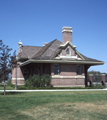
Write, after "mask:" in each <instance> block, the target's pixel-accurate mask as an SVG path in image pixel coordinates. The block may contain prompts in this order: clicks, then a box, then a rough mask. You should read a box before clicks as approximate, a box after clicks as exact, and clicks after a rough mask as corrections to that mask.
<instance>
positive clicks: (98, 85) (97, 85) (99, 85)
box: [91, 84, 105, 89]
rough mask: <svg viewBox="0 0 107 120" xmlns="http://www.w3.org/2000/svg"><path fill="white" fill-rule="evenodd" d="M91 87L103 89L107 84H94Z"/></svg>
mask: <svg viewBox="0 0 107 120" xmlns="http://www.w3.org/2000/svg"><path fill="white" fill-rule="evenodd" d="M91 88H93V89H103V88H105V86H103V85H101V84H92V85H91Z"/></svg>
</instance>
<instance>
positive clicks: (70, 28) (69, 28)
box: [62, 26, 73, 32]
mask: <svg viewBox="0 0 107 120" xmlns="http://www.w3.org/2000/svg"><path fill="white" fill-rule="evenodd" d="M62 32H73V31H72V27H65V26H64V27H63V28H62Z"/></svg>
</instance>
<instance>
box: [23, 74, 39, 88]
mask: <svg viewBox="0 0 107 120" xmlns="http://www.w3.org/2000/svg"><path fill="white" fill-rule="evenodd" d="M25 86H26V87H29V88H33V87H39V86H40V76H39V75H33V76H30V77H29V78H28V79H27V80H26V81H25Z"/></svg>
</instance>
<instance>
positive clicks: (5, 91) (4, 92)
mask: <svg viewBox="0 0 107 120" xmlns="http://www.w3.org/2000/svg"><path fill="white" fill-rule="evenodd" d="M4 95H6V91H5V79H4Z"/></svg>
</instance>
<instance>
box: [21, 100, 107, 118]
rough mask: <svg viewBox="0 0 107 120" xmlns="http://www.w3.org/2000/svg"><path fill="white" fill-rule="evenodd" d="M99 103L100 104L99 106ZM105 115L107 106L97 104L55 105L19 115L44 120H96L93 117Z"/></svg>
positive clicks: (48, 105) (39, 107) (22, 112)
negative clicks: (98, 114)
mask: <svg viewBox="0 0 107 120" xmlns="http://www.w3.org/2000/svg"><path fill="white" fill-rule="evenodd" d="M99 103H100V104H99ZM97 113H100V114H105V115H106V113H107V104H105V103H104V102H102V103H101V102H97V103H84V101H83V102H79V103H55V104H47V105H43V106H38V107H33V108H31V109H28V110H26V111H21V114H26V115H28V116H31V117H32V118H33V119H35V120H36V119H41V120H42V119H45V120H50V119H51V120H97V119H98V118H95V117H94V116H95V115H96V114H97Z"/></svg>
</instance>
